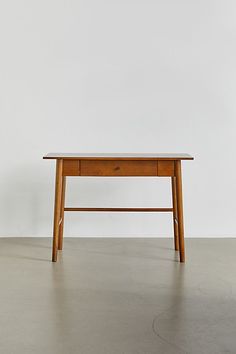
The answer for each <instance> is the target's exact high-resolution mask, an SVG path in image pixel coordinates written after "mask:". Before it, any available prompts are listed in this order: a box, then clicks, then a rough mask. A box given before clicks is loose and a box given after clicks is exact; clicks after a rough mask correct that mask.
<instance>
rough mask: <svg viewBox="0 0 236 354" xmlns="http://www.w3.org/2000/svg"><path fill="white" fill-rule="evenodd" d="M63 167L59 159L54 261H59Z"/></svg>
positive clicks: (54, 228) (57, 165) (53, 246)
mask: <svg viewBox="0 0 236 354" xmlns="http://www.w3.org/2000/svg"><path fill="white" fill-rule="evenodd" d="M62 165H63V160H62V159H58V160H57V163H56V181H55V204H54V226H53V245H52V261H53V262H56V261H57V250H58V237H59V223H60V214H61V200H62Z"/></svg>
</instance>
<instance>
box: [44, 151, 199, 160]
mask: <svg viewBox="0 0 236 354" xmlns="http://www.w3.org/2000/svg"><path fill="white" fill-rule="evenodd" d="M43 158H44V159H50V160H52V159H56V160H57V159H67V160H75V159H79V160H193V157H192V156H191V155H189V154H171V153H170V154H165V153H161V154H155V153H152V154H147V153H146V154H139V153H137V154H133V153H120V154H119V153H114V154H106V153H101V154H98V153H94V154H93V153H87V154H82V153H81V154H80V153H62V152H59V153H49V154H47V155H45V156H44V157H43Z"/></svg>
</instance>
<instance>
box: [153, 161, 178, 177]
mask: <svg viewBox="0 0 236 354" xmlns="http://www.w3.org/2000/svg"><path fill="white" fill-rule="evenodd" d="M157 175H158V176H160V177H169V176H174V175H175V164H174V161H158V162H157Z"/></svg>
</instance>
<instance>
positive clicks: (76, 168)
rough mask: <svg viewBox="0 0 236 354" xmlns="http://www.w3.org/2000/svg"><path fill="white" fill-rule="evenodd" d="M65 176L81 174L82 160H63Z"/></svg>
mask: <svg viewBox="0 0 236 354" xmlns="http://www.w3.org/2000/svg"><path fill="white" fill-rule="evenodd" d="M62 171H63V172H62V174H63V176H79V175H80V161H79V160H63V170H62Z"/></svg>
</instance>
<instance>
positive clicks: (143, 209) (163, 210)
mask: <svg viewBox="0 0 236 354" xmlns="http://www.w3.org/2000/svg"><path fill="white" fill-rule="evenodd" d="M64 211H93V212H106V211H109V212H110V211H111V212H148V213H149V212H173V208H64Z"/></svg>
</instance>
